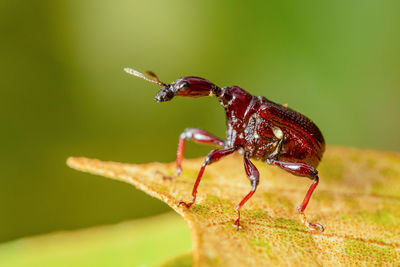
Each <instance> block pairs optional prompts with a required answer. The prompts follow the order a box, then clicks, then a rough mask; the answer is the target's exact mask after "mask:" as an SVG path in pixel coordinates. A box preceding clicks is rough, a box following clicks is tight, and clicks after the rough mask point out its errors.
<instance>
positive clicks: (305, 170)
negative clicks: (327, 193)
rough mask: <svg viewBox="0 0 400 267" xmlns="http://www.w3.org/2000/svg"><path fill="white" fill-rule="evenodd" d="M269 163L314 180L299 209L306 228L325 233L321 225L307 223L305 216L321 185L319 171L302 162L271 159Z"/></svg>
mask: <svg viewBox="0 0 400 267" xmlns="http://www.w3.org/2000/svg"><path fill="white" fill-rule="evenodd" d="M267 163H269V164H273V165H276V166H278V167H280V168H282V169H284V170H286V171H288V172H290V173H292V174H294V175H297V176H303V177H308V178H310V179H313V180H314V182H313V183H312V184H311V186H310V188H309V189H308V191H307V193H306V196H305V197H304V200H303V202H302V203H301V204H300V205H299V206H298V207H297V209H298V211H299V213H300V215H301V218H302V220H303V222H304V223H305V224H306V226H307V227H308V228H310V229H312V230H318V231H320V232H323V231H324V227H323V226H322V225H321V224H319V223H312V222H309V221H307V218H306V216H305V214H304V210H305V209H306V207H307V205H308V202H309V201H310V198H311V196H312V194H313V192H314V190H315V188H316V187H317V185H318V183H319V177H318V171H317V170H316V169H315V168H314V167H312V166H310V165H308V164H305V163H301V162H286V161H278V160H274V159H269V160H268V161H267Z"/></svg>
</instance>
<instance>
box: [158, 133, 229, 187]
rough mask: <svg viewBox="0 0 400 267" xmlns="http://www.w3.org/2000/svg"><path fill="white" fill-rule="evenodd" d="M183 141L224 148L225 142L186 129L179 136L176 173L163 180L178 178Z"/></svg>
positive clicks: (207, 134)
mask: <svg viewBox="0 0 400 267" xmlns="http://www.w3.org/2000/svg"><path fill="white" fill-rule="evenodd" d="M185 140H192V141H194V142H196V143H199V144H206V145H213V146H222V147H223V146H225V141H223V140H222V139H219V138H218V137H215V136H213V135H212V134H210V133H208V132H206V131H204V130H202V129H199V128H187V129H185V130H184V131H183V133H181V135H180V136H179V142H178V151H177V153H176V154H177V155H176V172H175V174H174V175H173V176H165V175H164V179H169V180H170V179H174V178H176V177H178V176H179V175H180V174H181V172H182V160H183V154H184V152H185Z"/></svg>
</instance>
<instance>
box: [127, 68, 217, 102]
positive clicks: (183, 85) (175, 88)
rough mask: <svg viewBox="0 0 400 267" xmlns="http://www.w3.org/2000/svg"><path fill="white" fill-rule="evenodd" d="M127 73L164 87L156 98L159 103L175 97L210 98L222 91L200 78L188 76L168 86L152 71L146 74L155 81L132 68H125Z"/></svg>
mask: <svg viewBox="0 0 400 267" xmlns="http://www.w3.org/2000/svg"><path fill="white" fill-rule="evenodd" d="M125 71H126V72H127V73H129V74H131V75H134V76H137V77H139V78H142V79H144V80H146V81H149V82H151V83H155V84H158V85H160V86H162V88H161V89H160V91H158V93H157V95H156V98H155V99H156V101H157V102H165V101H170V100H171V99H172V98H173V97H174V96H188V97H200V96H209V95H212V94H215V93H218V92H219V91H220V89H219V88H218V87H217V86H216V85H214V84H213V83H211V82H210V81H208V80H206V79H203V78H200V77H193V76H187V77H183V78H179V79H178V80H176V81H175V82H173V83H172V84H166V83H164V82H161V81H160V80H159V79H158V77H157V75H155V74H154V73H153V72H150V71H148V72H146V74H147V75H148V76H150V77H153V78H154V79H149V78H148V77H146V76H145V75H143V74H142V73H140V72H138V71H136V70H133V69H130V68H125Z"/></svg>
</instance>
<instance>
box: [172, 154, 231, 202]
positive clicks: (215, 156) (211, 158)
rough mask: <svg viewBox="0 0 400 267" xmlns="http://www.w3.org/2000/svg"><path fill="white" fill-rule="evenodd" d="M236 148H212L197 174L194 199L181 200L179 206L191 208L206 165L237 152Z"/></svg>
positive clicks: (193, 193)
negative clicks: (188, 201) (188, 200)
mask: <svg viewBox="0 0 400 267" xmlns="http://www.w3.org/2000/svg"><path fill="white" fill-rule="evenodd" d="M235 150H236V147H231V148H220V149H215V150H212V151H211V152H210V153H209V154H208V156H207V157H206V159H205V160H204V163H203V165H201V169H200V171H199V174H198V175H197V179H196V182H195V183H194V186H193V190H192V196H193V199H192V201H191V202H190V203H186V202H183V201H180V202H179V203H178V206H180V205H184V206H186V207H187V208H190V207H191V206H192V205H193V204H194V202H195V201H196V195H197V187H199V184H200V180H201V177H203V173H204V170H205V168H206V166H207V165H210V164H211V163H214V162H216V161H218V160H220V159H221V158H223V157H225V156H227V155H229V154H232V153H233V152H235Z"/></svg>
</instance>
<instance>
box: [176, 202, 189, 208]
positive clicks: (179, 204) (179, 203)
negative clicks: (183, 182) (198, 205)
mask: <svg viewBox="0 0 400 267" xmlns="http://www.w3.org/2000/svg"><path fill="white" fill-rule="evenodd" d="M181 205H183V206H185V207H186V208H188V209H189V208H190V207H191V206H192V205H193V202H190V203H189V204H188V203H186V202H184V201H179V202H178V204H176V206H177V207H179V206H181Z"/></svg>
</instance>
